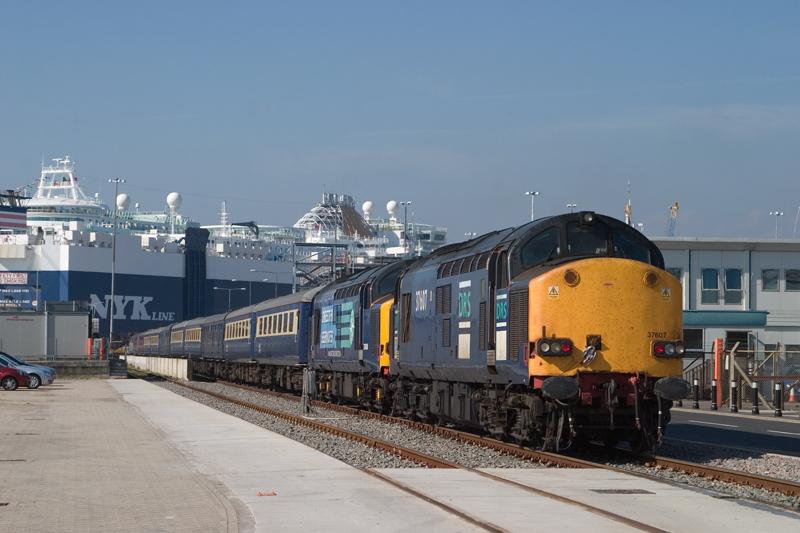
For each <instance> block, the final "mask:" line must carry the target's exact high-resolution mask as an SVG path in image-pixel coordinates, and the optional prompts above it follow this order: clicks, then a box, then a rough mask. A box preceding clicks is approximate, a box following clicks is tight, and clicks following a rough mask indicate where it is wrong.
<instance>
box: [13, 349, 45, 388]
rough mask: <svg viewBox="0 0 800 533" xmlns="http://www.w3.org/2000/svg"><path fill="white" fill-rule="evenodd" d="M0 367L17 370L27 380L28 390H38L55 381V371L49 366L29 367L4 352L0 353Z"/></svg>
mask: <svg viewBox="0 0 800 533" xmlns="http://www.w3.org/2000/svg"><path fill="white" fill-rule="evenodd" d="M0 365H2V366H9V367H11V368H14V369H16V370H18V371H19V372H20V373H21V374H23V375H25V376H26V377H27V378H28V388H29V389H38V388H39V385H50V384H51V383H53V381H55V379H56V371H55V370H53V369H52V368H50V367H49V366H44V365H29V364H28V363H26V362H25V361H23V360H21V359H18V358H16V357H14V356H12V355H9V354H7V353H5V352H0Z"/></svg>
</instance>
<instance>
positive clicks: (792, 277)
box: [786, 268, 800, 291]
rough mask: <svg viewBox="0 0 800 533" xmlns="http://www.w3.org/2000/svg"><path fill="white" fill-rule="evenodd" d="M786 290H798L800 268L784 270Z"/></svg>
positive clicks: (799, 289)
mask: <svg viewBox="0 0 800 533" xmlns="http://www.w3.org/2000/svg"><path fill="white" fill-rule="evenodd" d="M786 290H787V291H800V270H797V269H792V268H790V269H788V270H786Z"/></svg>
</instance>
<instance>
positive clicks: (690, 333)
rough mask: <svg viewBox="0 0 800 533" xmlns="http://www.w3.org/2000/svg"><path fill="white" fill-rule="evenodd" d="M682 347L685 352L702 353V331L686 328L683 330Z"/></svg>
mask: <svg viewBox="0 0 800 533" xmlns="http://www.w3.org/2000/svg"><path fill="white" fill-rule="evenodd" d="M683 346H684V347H685V348H686V351H687V352H702V351H703V330H702V329H696V328H687V329H684V330H683Z"/></svg>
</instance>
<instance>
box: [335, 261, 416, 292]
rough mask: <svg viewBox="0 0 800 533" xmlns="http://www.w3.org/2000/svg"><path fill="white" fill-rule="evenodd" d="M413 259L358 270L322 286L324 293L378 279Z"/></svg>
mask: <svg viewBox="0 0 800 533" xmlns="http://www.w3.org/2000/svg"><path fill="white" fill-rule="evenodd" d="M413 261H414V260H413V259H400V260H397V261H393V262H391V263H387V264H385V265H378V266H374V267H370V268H367V269H365V270H362V271H360V272H356V273H355V274H352V275H350V276H348V277H346V278H340V279H338V280H336V281H335V282H332V283H329V284H327V285H325V287H323V288H322V291H321V292H322V294H330V293H337V294H338V291H340V290H342V289H346V288H348V287H352V286H353V285H361V284H362V283H365V282H367V281H369V280H371V279H376V278H378V277H380V276H382V275H383V274H386V273H387V272H388V271H391V270H394V269H400V268H404V267H405V266H406V265H408V264H411V263H413Z"/></svg>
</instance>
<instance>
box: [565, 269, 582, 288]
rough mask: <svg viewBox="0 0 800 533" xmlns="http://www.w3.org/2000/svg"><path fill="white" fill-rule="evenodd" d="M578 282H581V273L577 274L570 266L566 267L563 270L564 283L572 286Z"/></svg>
mask: <svg viewBox="0 0 800 533" xmlns="http://www.w3.org/2000/svg"><path fill="white" fill-rule="evenodd" d="M580 282H581V275H580V274H578V272H577V271H575V270H573V269H571V268H568V269H567V270H565V271H564V283H566V284H567V285H569V286H570V287H574V286H576V285H577V284H578V283H580Z"/></svg>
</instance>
